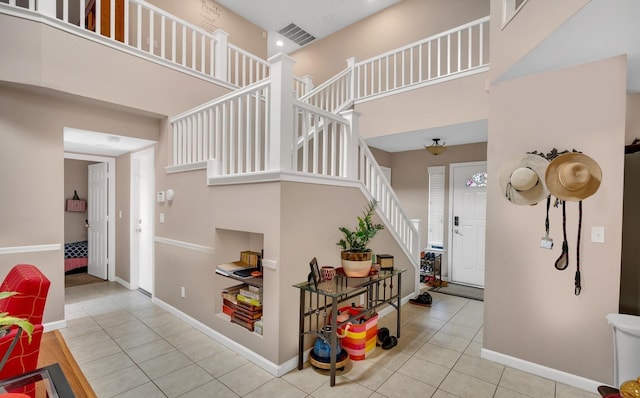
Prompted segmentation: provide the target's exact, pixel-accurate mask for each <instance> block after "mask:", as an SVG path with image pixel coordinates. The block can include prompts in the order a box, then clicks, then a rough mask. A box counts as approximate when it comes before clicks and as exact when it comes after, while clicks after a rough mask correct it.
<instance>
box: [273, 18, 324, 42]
mask: <svg viewBox="0 0 640 398" xmlns="http://www.w3.org/2000/svg"><path fill="white" fill-rule="evenodd" d="M278 33H280V34H281V35H282V36H284V37H286V38H287V39H289V40H291V41H293V42H294V43H296V44H298V45H299V46H304V45H305V44H307V43H310V42H312V41H314V40H315V39H316V38H315V36H313V35H312V34H310V33H309V32H307V31H306V30H304V29H302V28H301V27H299V26H298V25H296V24H294V23H290V24H289V25H287V26H285V27H284V28H282V29H280V30H279V31H278Z"/></svg>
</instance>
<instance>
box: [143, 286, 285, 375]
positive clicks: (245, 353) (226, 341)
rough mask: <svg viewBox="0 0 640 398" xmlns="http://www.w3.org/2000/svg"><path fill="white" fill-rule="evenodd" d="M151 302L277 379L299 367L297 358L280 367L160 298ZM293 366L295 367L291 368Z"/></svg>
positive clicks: (155, 298)
mask: <svg viewBox="0 0 640 398" xmlns="http://www.w3.org/2000/svg"><path fill="white" fill-rule="evenodd" d="M151 302H153V303H154V304H156V305H157V306H159V307H160V308H162V309H164V310H166V311H167V312H170V313H171V314H173V315H175V316H177V317H178V318H180V319H182V320H183V321H185V322H186V323H187V324H189V325H191V326H193V327H194V328H196V329H198V330H199V331H201V332H202V333H204V334H206V335H207V336H209V337H211V338H212V339H214V340H216V341H217V342H219V343H220V344H222V345H224V346H225V347H227V348H229V349H230V350H232V351H234V352H235V353H237V354H238V355H240V356H242V357H244V358H246V359H247V360H249V361H251V362H253V363H254V364H256V365H257V366H259V367H261V368H262V369H264V370H265V371H267V372H269V373H270V374H271V375H273V376H275V377H280V376H283V375H285V374H286V373H287V372H289V371H290V370H292V369H294V368H295V367H297V366H298V360H297V358H296V360H295V363H293V362H294V361H293V360H289V361H287V362H285V364H283V365H280V366H278V365H277V364H275V363H273V362H271V361H269V360H267V359H266V358H265V357H263V356H261V355H258V354H256V353H255V352H253V351H251V350H249V349H248V348H246V347H245V346H243V345H242V344H240V343H237V342H235V341H233V340H231V339H230V338H228V337H227V336H225V335H223V334H221V333H219V332H217V331H216V330H213V329H212V328H210V327H209V326H207V325H205V324H204V323H202V322H200V321H198V320H197V319H195V318H192V317H190V316H189V315H187V314H185V313H184V312H182V311H180V310H179V309H177V308H175V307H173V306H171V305H170V304H167V303H165V302H164V301H162V300H160V299H159V298H157V297H154V298H152V299H151ZM292 365H293V367H291V366H292Z"/></svg>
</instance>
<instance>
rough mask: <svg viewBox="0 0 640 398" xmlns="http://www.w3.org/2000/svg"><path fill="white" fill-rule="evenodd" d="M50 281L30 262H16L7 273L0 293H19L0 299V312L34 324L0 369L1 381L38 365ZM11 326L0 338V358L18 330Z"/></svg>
mask: <svg viewBox="0 0 640 398" xmlns="http://www.w3.org/2000/svg"><path fill="white" fill-rule="evenodd" d="M50 285H51V282H50V281H49V279H47V277H46V276H44V274H43V273H42V272H40V270H39V269H38V268H37V267H36V266H34V265H30V264H18V265H16V266H14V267H13V268H12V269H11V271H9V273H8V274H7V276H6V278H5V279H4V282H2V285H0V292H18V293H19V294H16V295H15V296H11V297H8V298H5V299H2V300H0V312H8V313H9V315H11V316H15V317H18V318H25V319H27V320H29V322H31V323H32V324H33V326H34V329H33V334H32V335H31V343H29V336H27V334H26V333H24V332H22V334H21V336H20V337H19V340H18V343H17V344H16V346H15V347H14V349H13V351H11V354H10V356H9V359H8V360H7V362H6V364H5V365H4V367H3V368H2V369H0V380H2V379H6V378H9V377H13V376H16V375H19V374H22V373H25V372H29V371H32V370H35V369H36V368H37V367H38V366H37V365H38V354H39V352H40V341H41V340H42V332H43V330H42V314H43V313H44V306H45V303H46V301H47V294H48V293H49V286H50ZM18 330H19V329H18V328H17V327H15V326H14V327H12V328H11V331H10V332H9V334H7V335H5V336H3V337H0V359H1V358H2V357H4V355H5V353H6V352H7V350H8V349H9V346H10V345H11V343H12V342H13V340H14V338H15V337H16V334H17V332H18Z"/></svg>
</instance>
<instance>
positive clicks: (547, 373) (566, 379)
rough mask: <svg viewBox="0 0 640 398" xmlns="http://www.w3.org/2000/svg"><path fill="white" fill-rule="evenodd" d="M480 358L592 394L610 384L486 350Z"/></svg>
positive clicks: (481, 353) (482, 350)
mask: <svg viewBox="0 0 640 398" xmlns="http://www.w3.org/2000/svg"><path fill="white" fill-rule="evenodd" d="M480 356H481V357H482V358H484V359H488V360H489V361H493V362H497V363H500V364H503V365H506V366H509V367H512V368H515V369H519V370H522V371H525V372H528V373H531V374H534V375H537V376H540V377H544V378H546V379H550V380H554V381H557V382H560V383H564V384H567V385H570V386H573V387H576V388H580V389H582V390H586V391H589V392H591V393H597V392H598V386H601V385H606V384H608V383H603V382H598V381H595V380H591V379H587V378H584V377H582V376H577V375H574V374H571V373H567V372H563V371H562V370H558V369H553V368H549V367H546V366H544V365H540V364H537V363H533V362H529V361H525V360H524V359H520V358H516V357H512V356H510V355H505V354H502V353H499V352H495V351H491V350H488V349H486V348H482V349H481V350H480Z"/></svg>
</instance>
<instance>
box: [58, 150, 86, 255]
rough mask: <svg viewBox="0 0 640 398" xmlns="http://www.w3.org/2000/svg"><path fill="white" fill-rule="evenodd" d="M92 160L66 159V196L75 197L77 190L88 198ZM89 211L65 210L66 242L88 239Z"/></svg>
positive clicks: (83, 197) (84, 197)
mask: <svg viewBox="0 0 640 398" xmlns="http://www.w3.org/2000/svg"><path fill="white" fill-rule="evenodd" d="M91 163H92V162H87V161H84V160H74V159H65V160H64V197H65V201H66V199H71V198H73V192H74V191H77V192H78V196H79V197H80V199H83V200H87V185H88V178H89V172H88V169H87V167H89V165H90V164H91ZM86 219H87V212H86V211H83V212H76V211H65V212H64V242H65V243H69V242H78V241H83V240H87V228H85V226H84V225H85V220H86Z"/></svg>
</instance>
